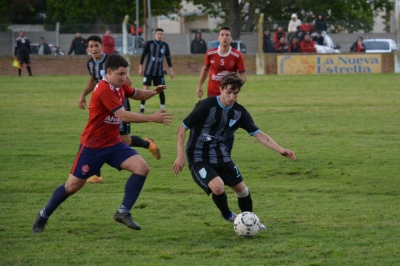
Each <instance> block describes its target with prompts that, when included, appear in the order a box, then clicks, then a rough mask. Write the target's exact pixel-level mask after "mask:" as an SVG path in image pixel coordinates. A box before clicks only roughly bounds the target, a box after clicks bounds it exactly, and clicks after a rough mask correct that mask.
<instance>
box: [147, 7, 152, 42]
mask: <svg viewBox="0 0 400 266" xmlns="http://www.w3.org/2000/svg"><path fill="white" fill-rule="evenodd" d="M147 7H148V12H149V22H148V23H149V31H148V33H149V35H148V38H147V39H148V40H151V38H152V36H151V35H152V32H153V26H152V23H153V21H152V18H151V0H147Z"/></svg>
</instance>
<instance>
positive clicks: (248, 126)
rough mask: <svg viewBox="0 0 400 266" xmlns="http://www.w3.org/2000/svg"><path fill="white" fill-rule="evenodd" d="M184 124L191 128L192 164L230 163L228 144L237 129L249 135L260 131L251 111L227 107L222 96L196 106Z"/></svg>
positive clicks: (188, 148) (188, 150) (189, 151)
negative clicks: (220, 98)
mask: <svg viewBox="0 0 400 266" xmlns="http://www.w3.org/2000/svg"><path fill="white" fill-rule="evenodd" d="M182 125H183V126H184V127H185V128H186V129H188V130H189V129H190V135H189V140H188V142H187V145H186V156H187V160H188V162H189V164H190V163H195V162H205V163H212V164H218V163H225V162H229V161H231V158H230V151H229V149H228V147H227V146H226V144H225V141H226V139H227V138H228V137H230V136H231V135H232V134H233V133H234V132H235V131H236V130H238V129H239V128H243V129H244V130H246V131H247V132H248V133H249V134H250V135H253V134H255V133H257V132H259V131H260V129H259V128H258V127H257V126H256V125H255V123H254V121H253V118H252V117H251V115H250V114H249V112H248V111H247V110H246V109H245V108H244V107H243V106H242V105H240V104H238V103H234V104H233V105H232V106H229V107H224V106H222V104H221V103H220V100H219V96H216V97H209V98H207V99H204V100H201V101H199V102H198V103H197V105H196V106H195V108H194V109H193V111H192V112H191V113H190V114H189V116H188V117H186V118H185V119H184V120H183V122H182Z"/></svg>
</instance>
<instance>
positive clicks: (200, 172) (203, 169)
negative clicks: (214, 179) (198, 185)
mask: <svg viewBox="0 0 400 266" xmlns="http://www.w3.org/2000/svg"><path fill="white" fill-rule="evenodd" d="M199 174H200V176H201V178H206V176H207V170H206V169H205V168H204V167H203V168H201V169H200V171H199Z"/></svg>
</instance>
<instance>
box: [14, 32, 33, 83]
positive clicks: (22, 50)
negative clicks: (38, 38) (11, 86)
mask: <svg viewBox="0 0 400 266" xmlns="http://www.w3.org/2000/svg"><path fill="white" fill-rule="evenodd" d="M15 42H16V44H15V51H14V56H17V57H18V62H19V64H20V65H21V68H18V76H20V77H21V70H22V66H23V65H24V63H25V64H26V69H27V70H28V73H29V76H30V77H32V76H33V75H32V70H31V65H30V64H31V58H30V56H29V54H30V53H31V42H30V41H29V38H28V37H26V36H25V32H24V31H23V30H21V31H20V32H19V37H18V38H17V39H16V40H15Z"/></svg>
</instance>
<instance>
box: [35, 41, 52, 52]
mask: <svg viewBox="0 0 400 266" xmlns="http://www.w3.org/2000/svg"><path fill="white" fill-rule="evenodd" d="M38 54H39V55H48V54H51V49H50V46H49V45H48V44H47V43H46V40H45V39H44V38H43V37H40V39H39V51H38Z"/></svg>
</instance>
